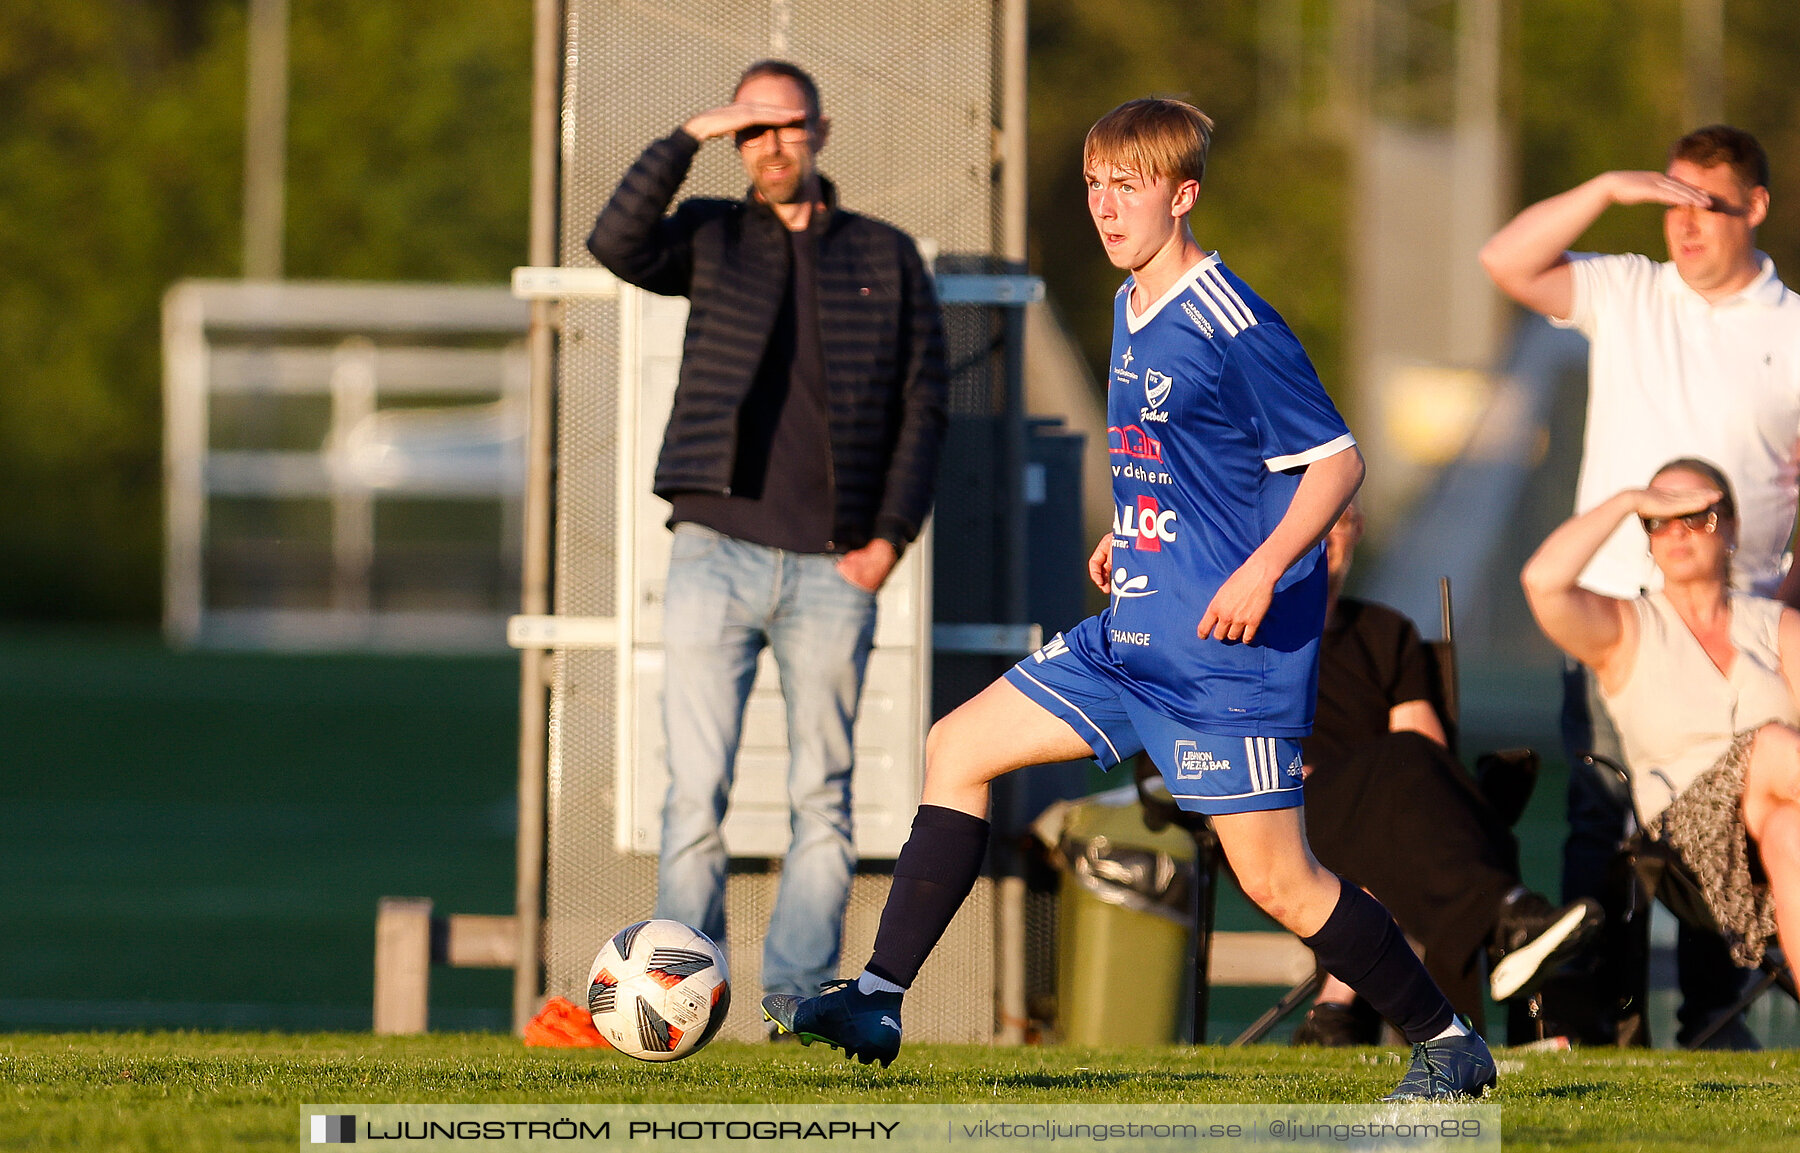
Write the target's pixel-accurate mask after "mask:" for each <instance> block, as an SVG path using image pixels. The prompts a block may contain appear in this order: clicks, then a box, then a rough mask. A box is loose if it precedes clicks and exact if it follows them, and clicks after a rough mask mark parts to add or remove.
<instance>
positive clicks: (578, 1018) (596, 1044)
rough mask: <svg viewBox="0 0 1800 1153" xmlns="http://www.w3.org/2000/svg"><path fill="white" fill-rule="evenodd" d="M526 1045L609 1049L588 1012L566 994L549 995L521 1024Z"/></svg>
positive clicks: (609, 1046) (555, 1047)
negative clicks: (523, 1028)
mask: <svg viewBox="0 0 1800 1153" xmlns="http://www.w3.org/2000/svg"><path fill="white" fill-rule="evenodd" d="M525 1043H526V1044H527V1045H544V1046H548V1047H550V1048H554V1049H610V1048H612V1046H611V1045H609V1044H608V1043H607V1040H606V1038H605V1037H602V1036H601V1035H600V1030H598V1029H596V1028H594V1018H593V1017H591V1016H589V1014H588V1011H587V1010H586V1009H583V1008H582V1007H581V1006H579V1005H577V1004H575V1003H574V1002H573V1001H571V1000H569V999H568V998H566V997H552V998H550V999H549V1000H548V1001H545V1002H544V1007H543V1008H542V1009H539V1010H538V1015H537V1016H535V1017H533V1018H532V1019H531V1022H530V1023H529V1024H527V1025H526V1026H525Z"/></svg>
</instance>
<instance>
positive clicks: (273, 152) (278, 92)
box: [243, 0, 288, 280]
mask: <svg viewBox="0 0 1800 1153" xmlns="http://www.w3.org/2000/svg"><path fill="white" fill-rule="evenodd" d="M244 57H245V60H244V65H245V71H246V72H247V73H248V76H247V78H246V80H245V93H244V269H243V272H244V279H245V280H280V279H281V275H282V240H283V235H282V234H283V231H284V228H285V225H286V220H287V118H288V0H250V16H249V26H248V28H247V31H246V44H245V49H244Z"/></svg>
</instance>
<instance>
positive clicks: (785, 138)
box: [733, 124, 809, 148]
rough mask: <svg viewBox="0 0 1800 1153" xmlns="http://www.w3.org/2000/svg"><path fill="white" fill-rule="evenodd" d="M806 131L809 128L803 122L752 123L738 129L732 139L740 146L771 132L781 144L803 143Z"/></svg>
mask: <svg viewBox="0 0 1800 1153" xmlns="http://www.w3.org/2000/svg"><path fill="white" fill-rule="evenodd" d="M808 131H809V129H808V128H807V126H806V125H804V124H782V125H779V126H777V125H774V124H752V125H751V126H750V127H748V128H740V129H738V130H737V134H736V135H735V136H734V137H733V139H735V140H736V141H737V146H738V147H739V148H742V147H743V146H744V145H746V144H754V143H756V142H757V141H758V140H761V139H762V138H763V137H764V136H767V135H768V134H769V133H771V132H773V133H774V134H775V138H776V139H777V140H779V141H781V142H782V143H783V144H803V143H805V142H806V137H807V133H808Z"/></svg>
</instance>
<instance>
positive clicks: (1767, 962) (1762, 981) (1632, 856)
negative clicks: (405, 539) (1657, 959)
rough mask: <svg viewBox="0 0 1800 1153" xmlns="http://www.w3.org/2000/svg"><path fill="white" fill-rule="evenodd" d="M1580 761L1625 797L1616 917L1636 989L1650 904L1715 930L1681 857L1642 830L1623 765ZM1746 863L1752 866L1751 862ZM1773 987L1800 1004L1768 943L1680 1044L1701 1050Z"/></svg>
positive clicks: (1645, 959)
mask: <svg viewBox="0 0 1800 1153" xmlns="http://www.w3.org/2000/svg"><path fill="white" fill-rule="evenodd" d="M1581 759H1582V761H1583V762H1584V763H1585V764H1587V765H1589V766H1590V767H1593V768H1596V769H1599V770H1600V771H1602V772H1605V773H1608V774H1611V775H1612V776H1613V777H1614V778H1615V779H1617V780H1618V781H1619V782H1620V784H1622V785H1623V786H1624V788H1625V795H1626V796H1628V797H1631V811H1630V813H1629V827H1628V828H1627V830H1626V836H1625V839H1624V841H1623V842H1621V843H1620V845H1619V863H1620V867H1621V869H1622V871H1623V873H1624V876H1625V880H1626V882H1627V885H1626V900H1625V902H1624V907H1623V909H1622V910H1620V916H1621V917H1622V918H1623V919H1624V920H1625V922H1626V926H1625V928H1627V929H1628V930H1629V933H1628V936H1627V940H1628V941H1629V942H1630V944H1631V947H1632V956H1631V957H1630V960H1629V970H1630V972H1631V973H1632V975H1633V980H1634V981H1635V982H1636V983H1637V984H1638V986H1639V987H1640V988H1641V987H1642V986H1643V985H1644V984H1646V983H1647V982H1646V981H1644V979H1643V977H1642V974H1644V973H1645V972H1646V970H1647V968H1648V965H1649V959H1650V958H1649V912H1650V904H1651V902H1652V901H1661V902H1662V904H1663V907H1664V908H1666V909H1668V910H1669V912H1670V913H1671V914H1672V915H1673V916H1674V917H1675V919H1676V920H1678V921H1680V922H1681V923H1682V924H1684V925H1687V926H1689V927H1690V928H1693V929H1698V930H1700V931H1701V932H1705V933H1714V934H1716V933H1718V932H1719V923H1718V921H1717V920H1715V919H1714V917H1713V914H1712V910H1711V909H1710V908H1709V907H1708V906H1707V904H1706V898H1705V896H1704V895H1703V894H1702V892H1701V889H1700V883H1699V881H1698V880H1697V879H1696V878H1695V877H1694V874H1693V872H1692V871H1691V870H1690V869H1689V868H1688V867H1687V864H1686V862H1684V861H1683V860H1682V859H1681V855H1680V854H1679V853H1677V852H1676V851H1675V850H1674V849H1673V848H1671V847H1670V846H1669V845H1667V844H1665V843H1664V842H1662V841H1658V840H1657V839H1655V838H1654V837H1652V836H1650V835H1649V833H1648V832H1647V831H1646V830H1645V826H1644V822H1643V820H1642V817H1641V814H1640V813H1639V812H1638V809H1637V798H1636V795H1635V794H1633V793H1632V792H1631V774H1630V773H1629V772H1627V771H1626V769H1625V767H1624V766H1623V765H1621V764H1619V763H1618V762H1617V761H1614V760H1612V759H1611V758H1609V757H1603V756H1595V755H1593V754H1587V755H1584V756H1583V757H1582V758H1581ZM1752 864H1753V866H1754V865H1755V864H1756V862H1755V861H1754V859H1753V861H1752ZM1777 986H1779V987H1780V989H1781V991H1782V992H1784V993H1786V994H1787V995H1788V996H1789V997H1792V998H1794V1000H1795V1001H1797V1002H1800V989H1796V987H1795V984H1794V975H1793V972H1792V971H1791V970H1790V969H1789V968H1788V965H1787V958H1786V957H1785V956H1784V955H1783V954H1782V951H1781V946H1780V945H1779V944H1777V943H1775V942H1773V941H1771V942H1770V943H1769V948H1768V950H1767V951H1766V952H1765V953H1764V954H1763V960H1762V965H1761V973H1760V975H1759V976H1758V977H1757V979H1756V980H1755V981H1754V982H1752V983H1751V985H1750V986H1749V988H1747V989H1746V990H1744V992H1743V993H1742V994H1741V995H1740V996H1739V997H1738V999H1737V1001H1736V1003H1734V1004H1733V1005H1732V1006H1731V1007H1730V1008H1728V1009H1724V1010H1721V1011H1720V1012H1719V1013H1718V1015H1717V1016H1715V1017H1714V1018H1713V1020H1712V1021H1711V1022H1710V1023H1709V1024H1708V1025H1707V1026H1706V1027H1705V1028H1704V1029H1702V1030H1700V1031H1699V1032H1698V1033H1696V1034H1694V1036H1693V1037H1691V1038H1690V1039H1689V1040H1688V1041H1687V1042H1685V1047H1686V1048H1689V1049H1700V1048H1704V1047H1705V1045H1706V1043H1707V1042H1708V1041H1710V1040H1712V1038H1713V1037H1714V1036H1715V1035H1716V1034H1717V1033H1718V1032H1719V1030H1721V1029H1723V1028H1724V1027H1725V1026H1726V1024H1727V1023H1729V1022H1730V1021H1731V1020H1732V1019H1733V1018H1734V1017H1736V1016H1737V1015H1738V1014H1739V1013H1741V1012H1743V1011H1744V1010H1745V1009H1747V1008H1749V1007H1750V1006H1751V1005H1753V1004H1755V1003H1756V1001H1757V1000H1758V999H1759V998H1761V997H1762V995H1763V994H1764V993H1767V992H1768V991H1769V990H1770V989H1771V988H1775V987H1777Z"/></svg>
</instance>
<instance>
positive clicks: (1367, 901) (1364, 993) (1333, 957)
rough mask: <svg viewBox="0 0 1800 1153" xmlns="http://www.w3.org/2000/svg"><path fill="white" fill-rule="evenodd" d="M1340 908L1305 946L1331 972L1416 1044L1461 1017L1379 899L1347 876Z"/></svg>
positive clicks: (1302, 939) (1305, 940)
mask: <svg viewBox="0 0 1800 1153" xmlns="http://www.w3.org/2000/svg"><path fill="white" fill-rule="evenodd" d="M1338 880H1339V882H1340V883H1341V884H1342V885H1343V891H1342V892H1341V893H1340V894H1339V896H1338V903H1337V907H1336V908H1334V909H1333V910H1331V916H1329V917H1327V918H1325V924H1324V925H1323V926H1321V927H1320V929H1319V931H1318V932H1316V933H1314V934H1313V935H1312V936H1310V937H1302V938H1301V942H1302V943H1303V944H1305V945H1306V947H1307V948H1309V949H1311V950H1312V951H1313V953H1314V955H1315V956H1317V957H1318V958H1319V964H1320V965H1323V966H1324V967H1325V971H1326V972H1327V973H1330V974H1331V975H1332V976H1334V977H1336V978H1337V979H1338V980H1340V981H1342V982H1343V983H1344V984H1346V985H1348V986H1350V987H1351V988H1352V989H1355V990H1356V991H1357V993H1358V994H1359V995H1361V997H1362V998H1363V1000H1365V1001H1367V1002H1368V1003H1369V1004H1371V1005H1373V1006H1374V1007H1375V1011H1376V1012H1378V1013H1380V1014H1381V1015H1382V1016H1383V1017H1386V1018H1387V1019H1388V1020H1390V1021H1392V1022H1393V1023H1394V1027H1395V1028H1397V1029H1399V1030H1400V1031H1401V1032H1402V1033H1404V1034H1406V1039H1407V1040H1408V1041H1410V1042H1412V1043H1414V1044H1417V1043H1419V1042H1420V1041H1429V1040H1431V1039H1432V1038H1433V1037H1436V1036H1437V1035H1438V1034H1439V1033H1442V1032H1443V1031H1444V1030H1445V1029H1447V1028H1449V1027H1450V1022H1451V1020H1452V1019H1453V1018H1454V1017H1455V1016H1456V1013H1455V1010H1453V1009H1451V1007H1450V1002H1449V1000H1447V999H1446V998H1445V997H1444V994H1443V992H1442V991H1441V990H1440V989H1439V988H1438V987H1437V983H1436V982H1435V981H1433V980H1432V979H1431V974H1430V973H1427V972H1426V971H1425V963H1424V962H1423V961H1421V960H1419V957H1418V954H1416V953H1414V952H1413V951H1412V946H1410V945H1408V944H1407V943H1406V936H1405V934H1403V933H1401V932H1400V926H1399V925H1396V924H1395V923H1394V918H1393V916H1392V915H1390V914H1389V913H1388V911H1387V909H1386V908H1385V907H1384V906H1383V905H1382V904H1381V902H1380V901H1377V900H1376V899H1375V898H1374V897H1371V896H1369V894H1367V893H1365V892H1363V891H1362V890H1361V889H1359V888H1357V887H1356V886H1355V885H1352V884H1350V883H1349V882H1348V881H1345V880H1343V878H1341V877H1340V878H1338Z"/></svg>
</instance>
